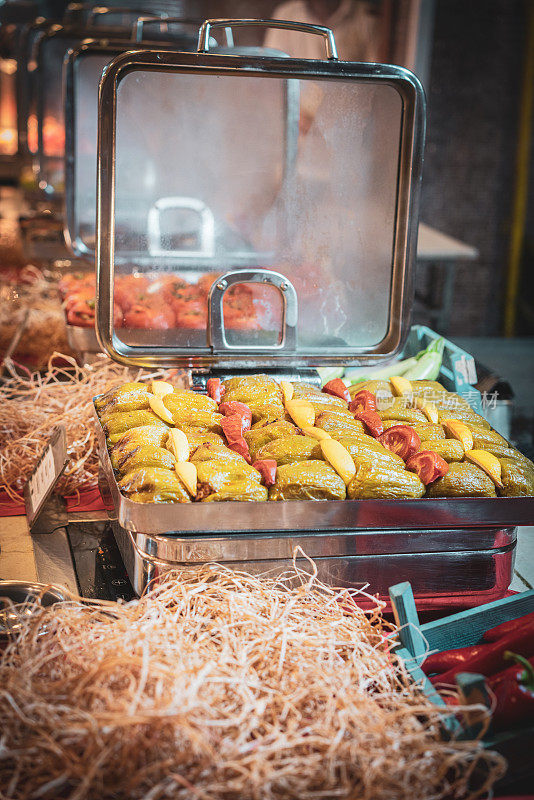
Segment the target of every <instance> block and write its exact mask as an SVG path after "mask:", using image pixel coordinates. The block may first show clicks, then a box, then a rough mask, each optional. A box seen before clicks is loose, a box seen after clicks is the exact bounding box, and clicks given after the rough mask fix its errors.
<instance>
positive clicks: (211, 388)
mask: <svg viewBox="0 0 534 800" xmlns="http://www.w3.org/2000/svg"><path fill="white" fill-rule="evenodd" d="M206 391H207V393H208V395H209V397H211V399H212V400H215V402H216V403H220V402H221V398H222V396H223V394H224V392H225V388H224V386H223V385H222V383H221V379H220V378H208V382H207V384H206Z"/></svg>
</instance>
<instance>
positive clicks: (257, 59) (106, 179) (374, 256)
mask: <svg viewBox="0 0 534 800" xmlns="http://www.w3.org/2000/svg"><path fill="white" fill-rule="evenodd" d="M246 24H256V25H257V24H259V25H272V24H274V25H277V26H281V27H289V28H292V29H295V30H299V31H305V32H307V33H309V34H310V35H321V36H323V37H324V39H325V45H326V55H327V58H326V59H325V60H323V61H313V62H306V61H303V60H295V59H287V58H284V59H282V58H280V57H273V56H271V55H267V56H265V55H264V56H258V55H257V54H254V55H246V54H245V55H243V54H233V55H229V54H220V53H217V54H214V53H211V52H209V49H210V48H209V34H210V31H211V29H212V27H213V26H225V27H228V26H230V27H234V26H236V25H246ZM288 92H293V93H295V94H296V93H297V92H298V97H299V116H300V120H299V122H300V124H299V127H300V133H299V135H298V137H297V141H296V150H295V153H294V169H293V171H292V172H291V175H290V180H288V179H287V172H286V173H285V172H284V169H282V168H280V169H279V171H278V173H276V172H273V169H272V163H273V158H274V159H276V158H278V161H279V163H280V164H283V163H285V159H286V157H287V153H286V152H285V150H286V147H287V142H288V141H291V136H287V135H286V133H285V132H284V131H285V130H286V128H285V125H286V123H287V115H285V114H284V113H279V112H280V109H281V108H282V109H283V108H284V107H285V105H284V104H285V103H286V100H285V98H287V95H288ZM304 117H306V125H304V124H302V123H303V118H304ZM281 123H282V124H281ZM424 124H425V101H424V95H423V91H422V89H421V86H420V84H419V82H418V80H417V78H416V77H415V76H414V75H413V74H412V73H410V72H408V71H407V70H405V69H403V68H400V67H395V66H388V65H382V64H354V63H344V62H340V61H338V60H337V57H336V50H335V42H334V40H333V36H332V33H331V31H329V30H328V29H324V28H317V27H313V26H305V25H299V24H295V23H289V22H287V23H286V22H281V21H274V22H273V21H269V22H263V21H258V20H248V21H247V20H240V21H235V20H219V21H215V22H214V21H209V22H206V23H205V24H204V25H203V27H202V30H201V33H200V37H199V47H198V52H197V53H176V52H165V51H161V50H159V51H157V50H154V51H150V50H149V51H144V52H138V53H126V54H123V55H121V56H118V57H117V58H116V59H115V60H114V61H113V62H112V63H111V64H110V65H109V66H108V67H107V68H106V71H105V74H104V77H103V80H102V82H101V87H100V101H99V156H98V193H97V200H98V226H97V234H98V243H97V268H98V302H97V334H98V337H99V341H100V343H101V346H102V348H103V349H104V350H105V351H106V352H107V353H108V354H109V355H110V356H111V357H112V358H114V359H115V360H117V361H119V362H121V363H124V364H130V365H139V366H145V367H154V366H158V367H159V366H181V367H186V368H189V369H191V370H192V374H193V377H192V382H193V383H195V382H197V381H198V380H200V379H205V378H206V376H208V375H209V374H212V373H213V371H216V372H217V374H219V375H232V374H236V373H240V372H264V371H266V370H268V371H271V372H272V373H273V374H274V375H280V374H282V373H285V374H286V375H287V374H288V373H293V375H295V374H297V375H300V376H301V377H306V378H307V379H309V375H310V368H313V367H315V366H317V365H340V364H343V365H361V364H371V363H380V362H381V361H385V360H387V359H391V358H392V357H394V356H395V355H397V354H399V353H400V352H401V350H402V348H403V346H404V344H405V341H406V338H407V335H408V333H409V330H410V325H409V317H410V310H411V305H412V298H413V264H414V258H415V245H416V233H417V224H416V223H417V215H418V201H419V183H420V176H421V165H422V154H423V139H424ZM163 143H165V147H163V146H162V145H163ZM280 143H282V145H283V146H282V147H280V146H279V145H280ZM277 147H278V150H277V149H276V148H277ZM273 148H274V150H273ZM184 152H185V155H184ZM273 152H274V153H279V155H278V156H276V155H273ZM146 157H147V158H148V160H149V162H150V163H151V164H152V169H153V173H152V174H153V180H152V181H150V182H149V183H148V184H145V185H144V186H143V187H139V183H138V182H136V174H135V169H134V168H133V165H134V164H135V163H136V161H141V160H143V159H145V158H146ZM262 165H263V166H262ZM252 166H253V167H254V175H255V181H254V184H253V185H250V184H249V182H248V181H247V179H248V177H249V176H250V170H251V169H252ZM135 186H137V194H136V195H135V197H132V191H133V189H134V187H135ZM180 195H182V196H183V195H187V196H190V197H195V198H197V200H198V201H199V202H202V203H204V204H205V205H206V206H207V207H209V208H210V209H211V210H212V212H213V214H214V215H215V219H216V221H217V220H224V221H225V222H228V220H231V222H232V224H233V225H235V227H236V229H237V230H238V231H239V232H240V234H241V238H240V240H239V244H240V245H241V244H242V241H244V240H246V241H247V243H248V244H249V249H250V256H249V262H248V263H247V264H243V263H242V262H241V261H240V260H239V258H237V256H238V255H239V254H240V253H242V249H239V248H238V247H237V246H236V248H235V254H234V255H235V256H236V258H235V259H232V252H231V249H229V250H228V251H227V252H226V253H225V259H224V264H225V265H226V267H227V271H226V272H225V274H224V275H218V276H216V277H214V281H213V285H212V286H211V290H210V294H209V314H208V320H207V324H206V325H205V327H204V329H203V330H200V331H197V332H195V336H194V337H192V336H190V335H188V334H184V331H181V330H178V329H172V328H171V329H167V330H156V329H152V330H151V331H150V330H148V331H146V330H145V331H143V332H142V336H140V335H139V333H136V332H135V331H131V330H127V329H125V328H119V327H115V324H114V313H113V301H114V287H115V279H116V277H117V276H119V275H124V274H128V270H130V271H131V270H132V267H131V265H129V264H128V258H127V257H126V256H127V254H128V252H129V248H130V245H131V241H132V240H134V241H136V242H137V246H138V249H140V250H142V249H143V246H144V248H145V252H146V260H147V263H150V268H151V271H152V273H154V272H156V273H157V274H158V275H160V276H165V275H168V273H169V271H171V272H172V269H173V268H175V266H176V262H175V261H174V259H173V257H172V255H171V256H170V257H169V255H168V254H167V253H162V252H161V251H162V250H165V248H167V249H168V250H169V251H172V249H173V248H172V235H173V233H174V232H175V229H173V227H172V225H170V228H168V232H167V234H166V235H164V234H162V235H161V236H160V239H158V247H157V248H156V250H155V251H154V250H153V251H152V253H151V252H150V237H149V236H146V220H147V218H148V216H149V213H150V209H151V208H152V207H153V206H154V204H157V203H158V202H159V201H160V198H166V197H172V196H180ZM126 223H127V224H126ZM175 224H178V223H175ZM125 228H128V231H127V234H125ZM143 243H144V245H143ZM212 264H213V262H212V261H211V260H210V259H209V258H206V259H205V261H204V265H203V264H202V259H199V261H198V262H197V263H196V264H195V269H196V270H198V271H199V272H202V271H204V272H210V271H211V270H212V269H213V267H212ZM222 264H223V262H221V266H222ZM236 267H237V268H236ZM137 268H138V267H137ZM239 285H247V286H252V287H254V291H258V292H259V299H258V298H256V299H257V300H258V303H260V304H261V302H262V296H261V292H265V291H269V292H270V293H271V294H270V295H269V297H270V301H269V302H270V303H271V305H272V307H275V306H276V305H278V313H277V314H271V315H269V314H266V315H264V316H262V315H259V316H258V325H257V328H256V329H252V330H248V331H247V332H246V335H243V332H242V331H236V330H234V329H233V328H232V324H231V322H230V321H229V319H228V318H227V316H226V313H227V312H226V311H225V305H224V303H225V297H227V292H230V291H231V290H232V289H234V288H235V286H239ZM273 298H274V299H273ZM97 427H98V430H99V437H100V441H99V443H100V454H101V463H102V490H103V492H104V493H105V495H106V497H107V498H108V501H109V508H110V511H111V512H112V516H114V517H115V523H114V524H115V533H116V538H117V541H118V544H119V547H120V548H121V552H122V554H123V557H124V560H125V563H126V566H127V569H128V571H129V573H130V577H131V578H132V581H133V584H134V586H135V588H136V590H137V591H142V590H143V588H144V587H145V586H146V583H147V581H149V580H151V579H153V578H155V577H157V575H158V574H159V573H160V572H161V571H162V570H165V569H167V568H168V567H169V566H172V565H175V564H183V563H199V562H203V561H211V560H218V561H223V562H228V563H231V564H232V565H233V566H237V567H243V568H246V569H248V570H255V571H264V570H268V569H272V570H275V571H276V570H278V571H279V570H281V569H284V568H286V567H287V565H288V562H289V560H290V559H291V557H292V553H293V550H294V547H295V546H296V545H300V546H301V547H302V548H303V549H304V550H305V552H307V553H308V554H309V555H310V556H312V557H313V558H315V559H316V561H317V564H318V567H319V573H320V575H321V577H323V578H324V579H325V580H327V581H330V580H331V581H335V582H336V583H345V584H350V583H354V584H360V583H362V582H369V583H370V584H371V587H372V589H373V591H377V592H379V593H383V594H384V595H385V594H386V590H387V586H388V584H390V583H391V581H392V579H393V577H395V579H397V578H398V575H399V574H402V575H403V577H408V578H409V579H410V581H411V582H412V585H413V586H414V591H415V593H416V595H417V596H418V597H419V599H420V600H421V603H422V605H423V606H424V605H425V604H426V606H428V607H432V606H435V605H438V604H443V603H448V604H451V605H454V604H457V605H464V604H470V603H475V602H481V601H483V600H487V599H490V598H495V597H498V596H502V594H503V593H504V591H505V590H506V589H507V586H508V584H509V580H510V576H511V568H512V563H513V553H514V548H515V540H516V537H515V526H516V525H517V524H521V523H527V522H529V521H531V519H532V514H533V501H532V499H529V498H510V499H508V498H498V499H467V498H466V499H454V500H453V499H439V500H431V499H423V500H413V501H410V500H396V501H387V500H359V501H356V500H345V501H328V502H313V501H300V500H299V501H289V502H288V501H284V502H277V503H276V504H274V506H273V504H265V503H226V504H225V503H218V504H201V503H194V504H190V505H189V504H185V505H184V504H179V505H171V504H147V505H142V504H137V503H134V502H132V501H130V500H128V499H127V498H126V497H124V496H123V495H121V494H120V492H119V488H118V485H117V482H116V479H115V476H114V474H113V470H112V468H111V463H110V461H109V456H108V454H107V450H106V445H105V440H104V435H103V431H102V429H101V428H100V425H98V426H97ZM270 512H272V513H270ZM393 573H395V575H393Z"/></svg>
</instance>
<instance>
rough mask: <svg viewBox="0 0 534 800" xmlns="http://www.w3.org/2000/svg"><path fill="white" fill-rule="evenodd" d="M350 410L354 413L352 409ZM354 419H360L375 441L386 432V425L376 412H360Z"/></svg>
mask: <svg viewBox="0 0 534 800" xmlns="http://www.w3.org/2000/svg"><path fill="white" fill-rule="evenodd" d="M369 394H370V393H369ZM349 408H350V406H349ZM350 410H351V411H352V409H350ZM354 419H358V420H360V422H363V424H364V425H365V427H366V429H367V432H368V433H370V434H371V436H374V437H375V439H376V438H377V436H380V434H381V433H383V431H384V423H383V422H382V420H381V418H380V415H379V414H377V412H376V411H360V412H358V413H357V414H355V415H354Z"/></svg>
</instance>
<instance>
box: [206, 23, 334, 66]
mask: <svg viewBox="0 0 534 800" xmlns="http://www.w3.org/2000/svg"><path fill="white" fill-rule="evenodd" d="M249 25H254V26H256V27H262V28H283V29H284V30H289V31H300V32H301V33H313V34H315V35H316V36H322V37H323V38H324V40H325V46H326V57H327V58H328V59H329V60H331V61H336V60H337V57H338V56H337V47H336V40H335V39H334V32H333V31H332V29H331V28H326V27H325V26H324V25H310V24H308V23H306V22H293V21H290V20H285V19H207V20H206V21H205V22H204V24H203V25H202V27H201V29H200V32H199V34H198V52H199V53H208V52H209V49H210V42H209V39H210V32H211V29H212V28H245V27H248V26H249Z"/></svg>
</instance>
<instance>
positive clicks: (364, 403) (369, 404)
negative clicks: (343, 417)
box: [349, 389, 376, 414]
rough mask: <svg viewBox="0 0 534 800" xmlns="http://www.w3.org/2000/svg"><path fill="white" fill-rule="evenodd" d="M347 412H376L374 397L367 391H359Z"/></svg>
mask: <svg viewBox="0 0 534 800" xmlns="http://www.w3.org/2000/svg"><path fill="white" fill-rule="evenodd" d="M349 411H352V412H353V414H359V413H360V412H362V411H376V397H375V396H374V394H373V393H372V392H370V391H369V390H368V389H360V391H359V392H356V394H355V395H354V397H353V398H352V400H351V401H350V403H349Z"/></svg>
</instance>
